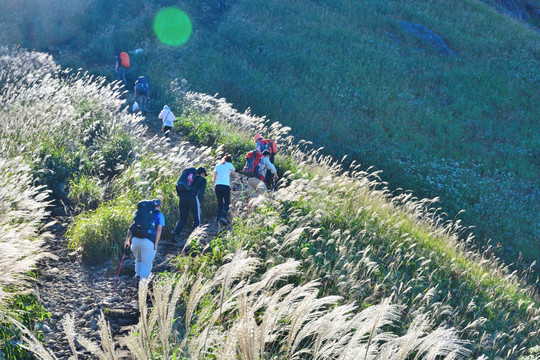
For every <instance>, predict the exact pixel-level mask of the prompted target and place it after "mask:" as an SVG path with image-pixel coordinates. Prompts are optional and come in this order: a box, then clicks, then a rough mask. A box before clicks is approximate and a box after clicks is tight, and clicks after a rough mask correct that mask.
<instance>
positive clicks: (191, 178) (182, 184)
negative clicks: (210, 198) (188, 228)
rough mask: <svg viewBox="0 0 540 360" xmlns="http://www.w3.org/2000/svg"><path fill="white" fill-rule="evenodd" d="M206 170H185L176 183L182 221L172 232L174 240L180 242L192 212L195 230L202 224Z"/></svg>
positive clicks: (180, 220) (192, 168)
mask: <svg viewBox="0 0 540 360" xmlns="http://www.w3.org/2000/svg"><path fill="white" fill-rule="evenodd" d="M205 177H206V169H205V168H203V167H200V168H198V169H195V168H194V167H191V168H187V169H184V170H183V171H182V173H181V174H180V177H179V178H178V182H177V183H176V192H177V194H178V197H179V198H180V201H179V204H178V210H179V212H180V219H179V220H178V222H177V223H176V225H175V226H174V230H173V231H172V233H173V235H174V239H175V240H178V235H180V232H181V231H182V229H183V228H184V225H186V222H187V217H188V214H189V212H190V211H191V215H192V216H193V229H195V228H196V227H197V226H199V225H200V224H201V207H200V203H201V201H202V199H203V196H204V191H205V190H206V179H205Z"/></svg>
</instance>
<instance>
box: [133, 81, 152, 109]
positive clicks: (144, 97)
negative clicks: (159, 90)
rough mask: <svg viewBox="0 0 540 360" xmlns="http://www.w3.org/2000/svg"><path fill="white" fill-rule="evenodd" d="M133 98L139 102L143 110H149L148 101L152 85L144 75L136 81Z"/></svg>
mask: <svg viewBox="0 0 540 360" xmlns="http://www.w3.org/2000/svg"><path fill="white" fill-rule="evenodd" d="M133 98H134V99H135V101H136V102H137V103H138V104H139V108H140V110H141V111H147V110H148V103H149V102H150V85H148V80H146V78H145V77H144V76H139V78H138V79H137V81H135V87H134V88H133Z"/></svg>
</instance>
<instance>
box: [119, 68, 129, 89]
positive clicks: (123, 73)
mask: <svg viewBox="0 0 540 360" xmlns="http://www.w3.org/2000/svg"><path fill="white" fill-rule="evenodd" d="M118 73H119V76H120V78H121V79H122V82H123V83H124V86H125V87H127V81H126V68H125V67H123V66H119V67H118Z"/></svg>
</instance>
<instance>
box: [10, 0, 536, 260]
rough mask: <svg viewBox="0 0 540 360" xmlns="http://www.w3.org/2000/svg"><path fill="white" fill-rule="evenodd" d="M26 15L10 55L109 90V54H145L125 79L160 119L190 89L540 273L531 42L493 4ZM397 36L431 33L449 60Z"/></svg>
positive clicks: (531, 36) (109, 9) (80, 5)
mask: <svg viewBox="0 0 540 360" xmlns="http://www.w3.org/2000/svg"><path fill="white" fill-rule="evenodd" d="M31 3H33V4H34V5H35V6H30V7H28V8H27V10H25V11H21V10H20V7H19V5H20V1H17V0H9V1H7V2H5V3H4V4H3V5H2V6H3V7H5V10H6V11H4V12H3V15H0V16H3V20H4V21H3V22H2V24H3V25H2V26H3V27H4V30H5V31H4V32H3V33H4V39H3V41H4V42H6V41H15V42H17V43H21V44H23V45H24V46H28V47H31V48H32V47H37V48H39V49H43V50H47V51H53V52H55V53H56V54H57V55H58V56H57V57H58V59H59V60H60V61H61V62H62V63H64V64H66V65H70V66H73V67H75V68H77V67H79V66H83V67H85V68H91V69H93V71H94V72H96V73H98V74H102V75H108V76H109V77H110V78H111V77H112V74H111V73H110V71H109V70H108V67H109V66H110V64H112V56H113V54H114V53H115V52H117V51H120V50H129V49H134V48H137V47H142V48H143V49H144V50H145V52H144V53H142V54H140V55H138V56H135V57H134V58H133V63H134V67H133V69H132V70H131V71H130V73H129V74H128V80H129V81H130V82H133V81H134V79H135V77H136V76H137V75H138V74H139V73H145V74H146V75H147V76H148V77H149V79H150V81H151V83H152V85H153V90H154V91H153V92H154V94H153V95H154V98H156V99H160V100H161V102H160V103H159V104H158V105H161V103H162V102H166V101H170V100H171V94H170V92H169V83H170V81H171V80H172V79H174V78H185V79H187V80H188V82H189V84H190V86H191V87H192V88H193V89H196V90H200V91H203V92H206V93H220V94H222V95H223V96H225V97H226V98H227V99H228V100H229V101H231V102H233V103H234V104H235V105H236V106H238V107H239V108H240V109H245V108H247V107H250V108H251V110H252V112H253V113H255V114H258V115H261V116H262V115H265V116H267V117H269V118H270V119H272V120H276V121H280V122H282V123H283V124H285V125H289V126H291V127H292V129H293V133H294V134H295V135H297V136H299V137H301V138H305V139H309V140H312V141H314V142H315V144H316V146H324V147H325V150H324V151H325V153H327V154H331V155H334V156H335V157H336V158H342V157H343V156H344V155H348V160H349V161H352V160H356V161H357V162H360V163H361V164H362V165H363V166H364V168H367V167H369V166H375V167H376V168H377V169H381V170H383V172H382V174H381V176H382V178H383V180H385V181H387V182H389V184H390V187H391V188H392V189H395V188H402V189H410V190H413V192H414V193H415V195H417V196H419V197H430V198H434V197H438V198H440V202H441V206H442V208H443V211H445V212H446V213H448V215H449V218H451V219H454V218H456V216H457V218H459V219H462V220H463V222H464V223H465V224H466V225H468V226H474V227H475V229H474V232H475V234H476V238H477V239H478V241H479V242H480V243H482V244H484V243H485V241H486V240H487V239H492V240H493V241H492V243H493V244H498V243H499V244H501V245H502V246H499V247H498V249H499V250H500V255H501V256H504V257H505V258H506V259H508V260H509V261H510V262H515V261H516V260H517V259H518V257H519V255H518V253H519V252H521V253H522V254H523V256H524V257H525V259H526V260H527V261H529V262H531V261H533V260H538V261H540V247H538V246H537V240H538V238H540V229H539V226H538V224H539V222H540V219H539V215H538V214H540V208H539V204H540V202H539V201H538V194H539V193H540V184H539V182H538V179H539V178H540V174H539V171H538V169H539V165H540V164H539V162H538V159H539V158H540V147H539V144H540V137H539V131H538V129H539V127H538V119H539V118H540V111H539V108H538V106H537V105H536V104H537V103H539V100H540V99H539V95H540V94H539V93H540V92H539V91H538V88H539V77H540V70H539V69H540V64H539V62H540V61H539V59H538V53H539V47H540V39H539V34H538V32H537V31H535V30H534V29H533V28H532V27H531V25H528V24H527V23H524V22H520V21H519V20H517V19H515V18H513V17H511V16H510V15H508V14H505V13H500V12H498V11H497V10H496V9H495V8H496V7H497V6H499V5H500V3H499V2H494V1H492V2H490V1H487V2H482V1H479V0H468V1H461V2H448V1H442V0H441V1H423V2H408V1H397V0H396V1H384V2H383V1H375V0H371V1H362V2H350V1H310V2H306V1H271V2H269V1H262V0H255V1H229V2H228V8H227V11H225V12H220V11H218V9H217V8H216V3H215V2H214V1H188V0H186V1H182V2H177V1H168V0H161V1H154V2H152V3H147V2H143V1H132V2H129V3H127V2H126V3H124V2H114V3H110V2H107V1H87V0H79V1H77V2H70V4H71V5H69V6H67V5H65V4H63V3H62V2H59V1H55V0H48V1H47V2H36V1H33V2H32V1H31ZM495 3H497V4H495ZM531 3H532V4H536V5H537V6H538V2H537V1H532V2H531ZM168 5H178V6H180V7H182V8H184V9H185V10H186V11H187V13H188V14H189V15H190V16H191V17H192V20H193V23H194V33H193V36H192V39H191V40H190V42H189V43H188V44H187V45H186V46H185V47H182V48H170V47H166V46H163V45H159V44H158V42H157V40H156V39H155V37H154V35H153V34H152V29H151V24H152V18H153V16H154V15H155V14H156V12H157V11H158V10H159V9H160V8H161V7H163V6H168ZM491 5H493V6H491ZM81 10H82V11H81ZM44 14H46V15H47V16H42V15H44ZM105 14H107V16H105ZM60 18H61V19H62V21H60ZM46 19H47V20H46ZM48 19H52V20H48ZM16 21H18V22H16ZM400 21H408V22H412V23H417V24H421V25H424V26H426V27H427V28H429V29H431V30H433V31H434V32H435V33H437V34H439V35H440V36H442V37H443V39H444V40H445V42H446V45H447V46H448V47H449V48H450V49H451V51H452V52H453V53H454V54H453V55H449V54H443V53H441V52H440V51H438V50H437V49H435V48H433V47H432V46H430V45H429V43H426V42H425V41H422V40H420V39H418V38H417V37H415V36H414V35H412V34H410V33H408V32H406V31H405V30H404V29H403V28H402V27H401V25H400V24H401V23H400ZM15 24H21V26H16V25H15ZM30 25H32V26H30ZM201 64H202V66H201ZM461 210H465V212H464V213H460V214H459V215H458V213H459V212H460V211H461Z"/></svg>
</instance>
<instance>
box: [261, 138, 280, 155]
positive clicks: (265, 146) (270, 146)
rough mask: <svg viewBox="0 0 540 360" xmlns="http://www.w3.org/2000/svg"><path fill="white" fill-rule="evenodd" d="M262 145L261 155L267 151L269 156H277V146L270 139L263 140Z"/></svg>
mask: <svg viewBox="0 0 540 360" xmlns="http://www.w3.org/2000/svg"><path fill="white" fill-rule="evenodd" d="M261 143H262V145H261V153H262V152H263V151H264V150H268V151H270V155H276V154H277V145H276V142H275V141H274V140H270V139H264V140H262V141H261Z"/></svg>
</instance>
